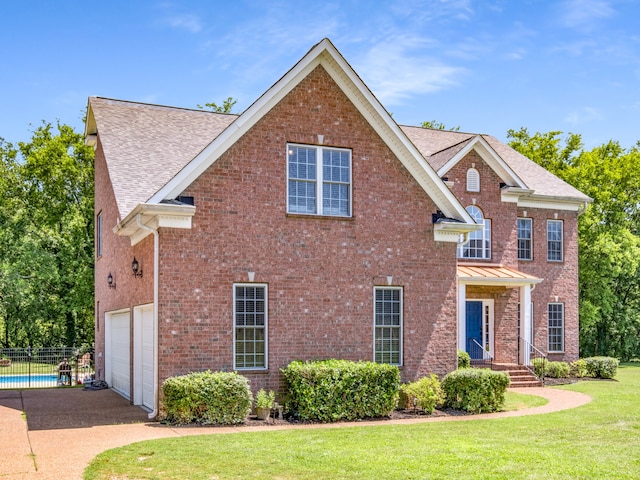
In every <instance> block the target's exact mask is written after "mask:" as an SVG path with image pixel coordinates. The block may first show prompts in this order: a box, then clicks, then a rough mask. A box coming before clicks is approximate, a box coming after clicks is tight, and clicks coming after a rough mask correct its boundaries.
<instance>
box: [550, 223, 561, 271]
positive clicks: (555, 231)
mask: <svg viewBox="0 0 640 480" xmlns="http://www.w3.org/2000/svg"><path fill="white" fill-rule="evenodd" d="M562 244H563V241H562V220H547V260H548V261H550V262H561V261H562V260H563V252H562V250H563V248H562Z"/></svg>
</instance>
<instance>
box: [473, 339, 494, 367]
mask: <svg viewBox="0 0 640 480" xmlns="http://www.w3.org/2000/svg"><path fill="white" fill-rule="evenodd" d="M469 340H471V347H472V348H471V349H470V350H471V351H470V352H468V353H469V355H470V356H471V365H473V366H482V367H488V368H490V369H493V355H491V352H489V351H487V349H486V348H484V347H483V346H482V345H480V343H479V342H478V341H477V340H476V339H475V338H470V339H469ZM480 352H482V358H481V359H479V358H475V359H474V358H473V357H477V356H479V355H475V354H479V353H480Z"/></svg>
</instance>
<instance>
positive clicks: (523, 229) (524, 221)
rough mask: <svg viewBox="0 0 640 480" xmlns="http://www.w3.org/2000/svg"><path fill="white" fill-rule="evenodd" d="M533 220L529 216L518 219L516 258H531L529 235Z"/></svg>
mask: <svg viewBox="0 0 640 480" xmlns="http://www.w3.org/2000/svg"><path fill="white" fill-rule="evenodd" d="M532 230H533V222H532V220H531V219H530V218H519V219H518V260H531V259H532V258H533V252H532V251H531V237H532Z"/></svg>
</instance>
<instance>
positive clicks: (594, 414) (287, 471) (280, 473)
mask: <svg viewBox="0 0 640 480" xmlns="http://www.w3.org/2000/svg"><path fill="white" fill-rule="evenodd" d="M554 388H566V389H570V390H575V391H580V392H584V393H586V394H588V395H590V396H592V397H593V401H592V402H591V403H589V404H587V405H584V406H582V407H579V408H576V409H572V410H566V411H563V412H556V413H551V414H546V415H531V416H526V417H513V418H501V419H494V420H472V421H459V422H439V423H423V424H413V425H381V426H362V427H353V428H340V427H339V424H338V425H332V427H333V428H310V429H304V430H285V431H271V432H270V431H266V432H255V433H250V432H242V429H241V428H239V431H240V432H241V433H237V434H236V433H234V434H227V435H202V436H195V437H182V438H171V439H162V440H152V441H146V442H140V443H136V444H132V445H128V446H126V447H122V448H117V449H113V450H110V451H107V452H104V453H102V454H100V455H99V456H97V457H96V458H95V459H94V460H93V462H92V463H91V465H90V466H89V467H88V468H87V470H86V472H85V478H86V479H88V480H92V479H125V478H127V479H133V478H135V479H158V478H162V479H228V478H233V479H244V478H260V479H265V478H278V479H282V480H286V479H314V480H315V479H338V478H342V479H373V478H384V479H396V478H397V479H422V478H428V479H451V478H465V479H492V478H497V479H514V478H517V479H554V478H556V479H578V478H579V479H598V478H602V479H605V478H606V479H612V478H615V479H636V478H640V455H638V452H640V395H638V392H640V367H638V366H629V365H622V366H620V368H619V370H618V375H617V377H616V380H613V381H598V380H593V381H584V382H580V383H578V384H574V385H569V386H564V387H554ZM517 401H521V399H518V400H517Z"/></svg>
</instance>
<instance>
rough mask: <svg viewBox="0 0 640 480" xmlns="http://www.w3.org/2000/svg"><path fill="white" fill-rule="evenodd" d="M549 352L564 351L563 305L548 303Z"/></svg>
mask: <svg viewBox="0 0 640 480" xmlns="http://www.w3.org/2000/svg"><path fill="white" fill-rule="evenodd" d="M548 322H549V351H550V352H563V351H564V303H550V304H549V306H548Z"/></svg>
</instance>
